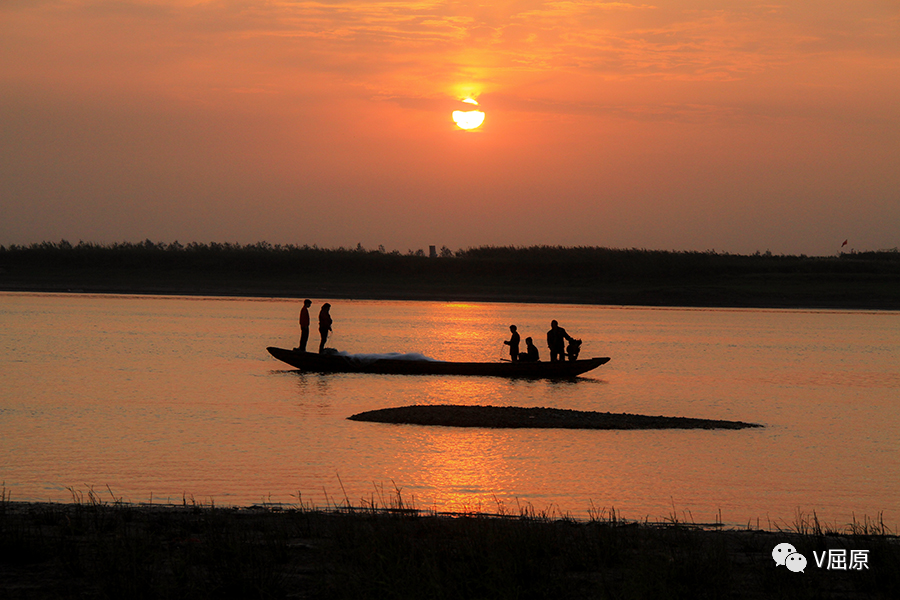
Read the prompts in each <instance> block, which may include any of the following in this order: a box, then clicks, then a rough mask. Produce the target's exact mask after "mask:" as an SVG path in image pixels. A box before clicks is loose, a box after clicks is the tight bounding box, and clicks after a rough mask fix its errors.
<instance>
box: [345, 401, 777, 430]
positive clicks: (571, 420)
mask: <svg viewBox="0 0 900 600" xmlns="http://www.w3.org/2000/svg"><path fill="white" fill-rule="evenodd" d="M348 419H350V420H351V421H370V422H376V423H394V424H406V425H439V426H446V427H492V428H536V429H552V428H556V429H746V428H751V427H762V425H760V424H758V423H745V422H743V421H723V420H716V419H694V418H689V417H664V416H648V415H634V414H628V413H609V412H595V411H583V410H569V409H562V408H544V407H531V408H520V407H515V406H464V405H454V404H437V405H426V406H422V405H414V406H400V407H396V408H382V409H378V410H370V411H366V412H361V413H358V414H355V415H352V416H350V417H348Z"/></svg>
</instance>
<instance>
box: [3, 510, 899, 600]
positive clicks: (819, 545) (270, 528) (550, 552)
mask: <svg viewBox="0 0 900 600" xmlns="http://www.w3.org/2000/svg"><path fill="white" fill-rule="evenodd" d="M398 496H399V494H398ZM781 543H790V544H792V545H793V546H794V547H795V548H796V550H797V551H798V552H799V553H801V554H802V555H804V556H805V557H808V558H807V560H808V565H807V567H806V569H805V571H804V572H792V571H790V570H788V569H787V568H786V567H784V566H776V565H775V563H774V561H773V558H772V550H773V548H774V547H775V546H776V545H778V544H781ZM829 551H836V552H838V553H840V552H844V553H847V552H850V551H857V552H860V551H862V552H864V554H865V566H864V567H863V568H859V569H846V568H845V569H831V568H826V567H825V566H816V564H815V561H814V556H819V555H822V556H824V554H823V553H827V552H829ZM857 556H858V554H857ZM835 564H838V563H835ZM898 586H900V544H898V539H897V538H896V537H895V536H893V535H890V532H888V531H886V530H885V528H884V527H883V526H882V525H879V524H876V523H872V522H868V521H867V522H864V523H856V524H853V525H852V526H849V527H847V528H845V530H843V531H839V532H836V531H828V529H827V528H825V527H823V526H822V525H821V524H820V523H819V522H818V521H817V520H816V519H815V515H813V516H812V518H808V517H799V518H798V520H797V522H796V523H793V524H792V525H791V526H789V527H787V528H782V529H780V530H776V531H763V530H759V529H751V528H749V527H748V528H747V529H741V530H735V529H725V528H722V527H720V526H719V527H715V526H706V527H703V526H697V525H694V524H691V523H685V522H680V521H678V520H677V519H675V518H673V519H671V520H670V521H668V522H665V523H655V524H654V523H647V522H644V523H637V522H626V521H622V520H621V519H620V518H619V517H618V516H617V514H616V513H615V511H610V512H607V511H602V512H601V513H600V514H595V515H594V518H592V519H591V520H589V521H586V522H584V521H578V522H576V521H574V520H572V519H568V518H564V517H560V516H557V515H550V514H540V513H536V512H535V511H534V510H531V509H529V508H524V509H520V510H519V513H518V514H516V515H513V516H510V515H486V514H465V515H438V514H433V513H421V512H419V511H415V510H412V509H410V508H409V507H407V506H405V505H404V504H403V503H402V502H396V503H394V505H393V506H391V507H388V508H380V509H379V508H374V507H366V508H359V509H348V508H343V509H335V510H330V511H320V510H312V509H309V508H290V509H286V508H281V507H254V508H243V509H237V508H214V507H210V506H199V505H196V504H187V503H185V504H184V505H180V506H172V505H165V506H158V505H157V506H147V505H143V506H133V505H124V504H115V503H114V504H104V503H101V502H97V499H96V497H94V496H93V495H91V497H90V501H89V502H76V503H73V504H38V503H17V502H10V501H4V502H3V503H2V506H0V597H3V598H33V599H44V598H353V599H360V598H410V599H413V598H414V599H421V598H460V599H462V598H465V599H471V598H491V599H496V598H499V599H503V598H579V599H581V598H622V599H631V598H642V599H643V598H646V599H651V598H652V599H659V598H685V599H687V598H690V599H695V598H789V599H791V600H803V599H807V598H848V599H849V598H893V597H895V594H896V590H897V589H898Z"/></svg>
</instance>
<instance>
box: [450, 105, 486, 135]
mask: <svg viewBox="0 0 900 600" xmlns="http://www.w3.org/2000/svg"><path fill="white" fill-rule="evenodd" d="M463 102H465V103H466V104H474V105H475V106H478V102H476V101H475V100H473V99H471V98H466V99H465V100H463ZM453 121H454V122H455V123H456V126H457V127H459V128H460V129H475V128H476V127H479V126H480V125H481V124H482V123H484V113H483V112H481V111H480V110H454V111H453Z"/></svg>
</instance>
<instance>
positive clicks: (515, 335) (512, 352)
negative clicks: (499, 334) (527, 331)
mask: <svg viewBox="0 0 900 600" xmlns="http://www.w3.org/2000/svg"><path fill="white" fill-rule="evenodd" d="M509 330H510V331H511V332H512V336H511V337H510V338H509V340H507V341H505V342H503V343H504V344H506V345H507V346H509V359H510V360H511V361H513V362H516V361H517V360H519V332H518V331H516V326H515V325H510V326H509Z"/></svg>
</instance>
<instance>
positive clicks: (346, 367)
mask: <svg viewBox="0 0 900 600" xmlns="http://www.w3.org/2000/svg"><path fill="white" fill-rule="evenodd" d="M267 350H268V351H269V354H271V355H272V356H274V357H275V358H277V359H278V360H280V361H282V362H286V363H287V364H289V365H291V366H292V367H295V368H297V369H300V370H301V371H310V372H314V373H382V374H389V375H478V376H486V377H521V378H534V379H565V378H570V377H576V376H578V375H581V374H582V373H587V372H588V371H590V370H592V369H596V368H597V367H599V366H600V365H603V364H606V363H607V362H609V357H601V358H588V359H583V360H573V361H565V362H562V361H560V362H444V361H439V360H409V359H396V358H369V357H362V358H360V357H355V356H353V355H344V354H315V353H312V352H299V351H297V350H287V349H285V348H275V347H273V346H269V347H268V348H267Z"/></svg>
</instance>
